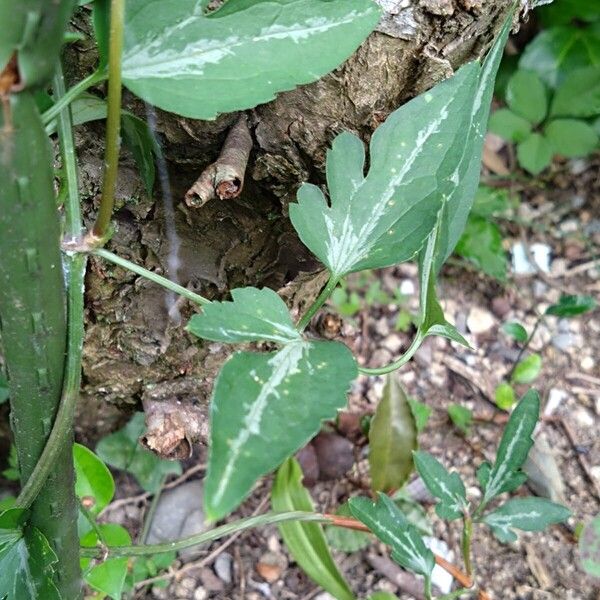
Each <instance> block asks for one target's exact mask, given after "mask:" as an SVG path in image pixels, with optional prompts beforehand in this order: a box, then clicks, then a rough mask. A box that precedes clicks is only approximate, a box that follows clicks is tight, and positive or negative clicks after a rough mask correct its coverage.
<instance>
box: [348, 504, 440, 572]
mask: <svg viewBox="0 0 600 600" xmlns="http://www.w3.org/2000/svg"><path fill="white" fill-rule="evenodd" d="M349 503H350V510H351V511H352V514H353V515H354V516H355V517H356V518H357V519H358V520H359V521H361V522H362V523H364V524H365V525H366V526H367V527H368V528H369V529H370V530H371V531H372V532H373V533H374V534H375V535H376V536H377V537H378V538H379V539H380V540H381V541H382V542H384V543H385V544H388V545H389V546H390V547H391V548H392V558H393V559H394V560H395V561H396V562H397V563H398V564H399V565H401V566H402V567H404V568H405V569H408V570H410V571H413V572H414V573H417V574H419V575H423V577H425V579H427V580H429V579H430V578H431V571H432V570H433V567H434V566H435V558H434V556H433V553H432V552H431V550H429V548H427V546H425V543H424V542H423V539H422V538H421V536H420V535H419V533H418V531H417V530H416V528H415V527H414V526H413V525H411V524H410V523H409V522H408V521H407V519H406V517H405V516H404V515H403V514H402V512H401V511H400V509H399V508H398V507H397V506H396V505H395V504H394V502H393V501H392V500H391V499H390V498H389V497H388V496H386V495H385V494H379V497H378V499H377V503H373V502H371V500H369V499H368V498H351V499H350V502H349Z"/></svg>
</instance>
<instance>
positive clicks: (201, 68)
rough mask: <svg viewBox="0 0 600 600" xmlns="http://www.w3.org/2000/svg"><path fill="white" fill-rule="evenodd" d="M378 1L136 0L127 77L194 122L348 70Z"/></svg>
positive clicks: (129, 21)
mask: <svg viewBox="0 0 600 600" xmlns="http://www.w3.org/2000/svg"><path fill="white" fill-rule="evenodd" d="M379 15H380V11H379V8H378V7H377V6H376V5H375V4H374V3H373V2H371V0H331V1H327V2H326V1H323V0H269V1H267V0H260V1H253V2H248V1H246V0H230V1H229V2H227V3H226V4H225V5H224V6H223V7H222V8H221V9H220V10H218V11H215V12H213V13H211V14H210V15H206V14H205V13H204V11H203V10H202V7H201V6H199V5H198V2H197V0H130V1H129V2H127V11H126V36H125V47H124V52H123V83H124V84H125V85H126V86H127V87H128V88H129V89H130V90H131V91H132V92H134V93H135V94H137V95H138V96H140V97H141V98H143V99H144V100H146V101H147V102H150V103H151V104H154V105H156V106H159V107H160V108H162V109H164V110H167V111H170V112H175V113H178V114H180V115H183V116H186V117H191V118H194V119H213V118H215V117H216V116H217V114H219V113H225V112H233V111H236V110H243V109H246V108H252V107H254V106H256V105H257V104H261V103H263V102H267V101H269V100H272V99H273V98H274V97H275V94H276V93H278V92H281V91H284V90H290V89H292V88H294V87H296V86H297V85H300V84H304V83H309V82H311V81H314V80H316V79H319V77H322V76H323V75H325V74H326V73H328V72H329V71H331V70H333V69H335V68H336V67H338V66H339V65H340V64H341V63H342V62H343V61H344V60H345V59H346V58H348V56H350V54H352V52H354V50H356V48H357V47H358V45H359V44H360V43H361V42H362V41H363V40H364V39H365V38H366V37H367V35H368V34H369V33H370V32H371V31H372V30H373V29H374V28H375V26H376V25H377V22H378V20H379Z"/></svg>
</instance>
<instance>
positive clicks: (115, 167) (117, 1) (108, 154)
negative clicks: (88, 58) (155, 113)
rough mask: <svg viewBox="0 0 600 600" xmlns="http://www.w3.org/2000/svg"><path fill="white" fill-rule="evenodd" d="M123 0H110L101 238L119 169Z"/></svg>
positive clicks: (99, 218)
mask: <svg viewBox="0 0 600 600" xmlns="http://www.w3.org/2000/svg"><path fill="white" fill-rule="evenodd" d="M124 21H125V0H111V3H110V40H109V46H108V113H107V119H106V150H105V153H104V177H103V179H102V196H101V200H100V210H99V211H98V216H97V217H96V223H95V225H94V229H93V234H94V236H95V237H96V238H99V239H103V238H105V237H106V235H107V233H108V229H109V227H110V220H111V218H112V212H113V206H114V203H115V189H116V186H117V174H118V171H119V148H120V145H121V144H120V131H121V91H122V90H121V55H122V53H123V29H124Z"/></svg>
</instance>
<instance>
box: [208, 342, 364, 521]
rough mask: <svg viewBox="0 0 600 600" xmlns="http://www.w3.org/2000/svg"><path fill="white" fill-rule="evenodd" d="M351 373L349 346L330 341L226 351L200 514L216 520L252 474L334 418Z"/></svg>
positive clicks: (243, 492)
mask: <svg viewBox="0 0 600 600" xmlns="http://www.w3.org/2000/svg"><path fill="white" fill-rule="evenodd" d="M356 375H357V367H356V363H355V361H354V358H353V356H352V353H351V352H350V350H349V349H348V348H347V347H346V346H344V345H343V344H341V343H338V342H305V341H296V342H290V343H289V344H286V345H285V346H284V347H283V348H282V349H281V350H279V352H272V353H265V354H255V353H250V352H238V353H236V354H234V355H233V356H232V357H231V358H230V359H229V360H228V361H227V362H226V363H225V365H224V366H223V368H222V369H221V372H220V373H219V376H218V378H217V381H216V384H215V389H214V392H213V398H212V401H211V412H210V414H211V445H210V455H209V464H208V474H207V478H206V485H205V488H204V505H205V509H206V514H207V517H208V518H209V519H211V520H216V519H219V518H221V517H223V516H224V515H226V514H228V513H229V512H230V511H232V510H233V509H234V508H236V507H237V506H238V504H239V503H240V502H241V501H242V500H243V499H244V498H245V497H246V496H247V494H248V493H249V492H250V491H251V489H252V486H253V485H254V483H255V482H256V480H257V479H258V478H259V477H261V476H262V475H265V474H266V473H269V472H270V471H272V470H273V469H275V468H276V467H278V466H279V465H280V464H281V463H282V462H283V460H285V459H286V458H287V457H288V456H291V455H292V454H293V453H294V452H296V451H297V450H299V449H300V448H301V447H302V446H303V445H304V444H306V443H307V442H308V441H309V440H310V439H311V438H312V437H313V436H314V435H315V434H316V433H317V432H318V431H319V428H320V426H321V422H322V421H323V420H324V419H332V418H334V417H335V415H336V413H337V411H338V410H339V409H340V408H342V407H343V406H345V404H346V392H347V390H348V388H349V387H350V383H351V381H352V380H353V379H354V378H355V377H356Z"/></svg>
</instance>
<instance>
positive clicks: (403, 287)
mask: <svg viewBox="0 0 600 600" xmlns="http://www.w3.org/2000/svg"><path fill="white" fill-rule="evenodd" d="M400 293H401V294H402V295H403V296H412V295H413V294H414V293H415V284H414V283H413V281H412V280H411V279H403V280H402V281H401V282H400Z"/></svg>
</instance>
